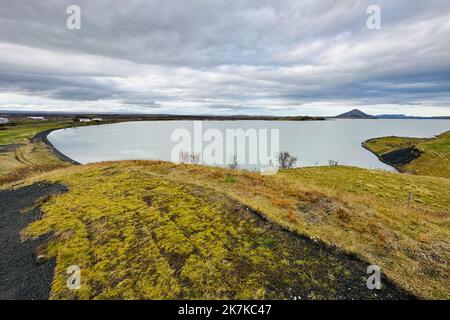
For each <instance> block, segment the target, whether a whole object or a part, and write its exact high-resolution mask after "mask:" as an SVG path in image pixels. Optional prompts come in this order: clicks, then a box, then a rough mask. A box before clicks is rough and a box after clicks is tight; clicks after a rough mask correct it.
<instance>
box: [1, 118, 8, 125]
mask: <svg viewBox="0 0 450 320" xmlns="http://www.w3.org/2000/svg"><path fill="white" fill-rule="evenodd" d="M8 122H9V119H8V118H4V117H0V124H5V123H8Z"/></svg>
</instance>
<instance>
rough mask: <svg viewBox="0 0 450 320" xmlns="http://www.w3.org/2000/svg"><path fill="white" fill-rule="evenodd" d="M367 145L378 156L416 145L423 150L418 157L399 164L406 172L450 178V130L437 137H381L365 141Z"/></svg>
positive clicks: (415, 146)
mask: <svg viewBox="0 0 450 320" xmlns="http://www.w3.org/2000/svg"><path fill="white" fill-rule="evenodd" d="M365 147H366V148H367V149H369V150H370V151H372V152H373V153H375V154H376V155H377V156H379V157H380V156H383V154H386V153H388V152H391V151H394V150H398V149H403V148H408V147H414V148H415V149H417V150H419V151H420V152H421V154H420V156H419V157H418V158H417V159H414V160H412V161H411V162H410V163H408V164H405V165H401V166H399V169H400V170H401V171H404V172H409V173H414V174H418V175H427V176H434V177H443V178H450V131H447V132H444V133H442V134H440V135H438V136H436V137H435V138H430V139H425V138H407V137H381V138H375V139H370V140H368V141H366V142H365Z"/></svg>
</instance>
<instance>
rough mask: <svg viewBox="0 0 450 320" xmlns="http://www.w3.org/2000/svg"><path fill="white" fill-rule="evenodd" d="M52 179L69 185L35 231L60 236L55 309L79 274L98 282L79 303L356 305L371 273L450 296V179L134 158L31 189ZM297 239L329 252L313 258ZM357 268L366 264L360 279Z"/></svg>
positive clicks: (31, 230) (52, 249)
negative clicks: (254, 169)
mask: <svg viewBox="0 0 450 320" xmlns="http://www.w3.org/2000/svg"><path fill="white" fill-rule="evenodd" d="M42 180H46V181H52V182H58V183H63V184H65V185H67V186H68V187H69V192H68V193H66V194H64V195H59V196H55V197H51V198H50V199H46V200H45V201H43V202H42V203H41V204H42V210H43V213H44V214H43V219H42V220H40V221H37V222H35V223H33V224H31V225H30V226H29V227H28V228H27V230H25V232H24V236H26V237H38V236H41V235H44V234H47V233H51V234H54V237H53V239H52V241H51V242H50V245H49V246H48V247H47V248H46V249H43V251H44V252H46V253H45V254H46V255H48V256H56V257H57V273H56V276H55V280H54V283H53V291H52V297H53V298H74V296H73V294H74V293H73V292H69V291H68V290H67V289H65V280H66V277H67V275H66V273H65V270H66V268H67V267H68V266H70V265H72V264H76V265H80V266H81V267H82V270H83V278H84V279H85V281H86V282H87V286H85V287H84V289H83V290H80V291H77V292H76V293H75V294H76V297H78V298H119V297H120V298H124V297H127V298H143V297H146V298H176V297H184V298H219V297H222V298H223V297H232V298H250V297H251V293H253V294H255V295H254V296H253V297H254V298H255V297H258V298H287V297H288V296H287V294H286V291H285V290H287V288H292V290H293V291H292V294H293V295H299V296H302V297H303V298H306V297H309V298H325V297H327V298H333V297H334V298H338V297H344V296H346V295H345V290H344V291H342V290H343V288H342V287H340V286H341V285H342V284H343V283H347V284H348V283H351V285H350V287H351V288H352V289H349V290H351V292H352V293H353V294H354V296H353V297H359V298H361V297H370V295H367V294H368V293H367V291H364V290H363V289H361V288H364V286H365V282H364V281H363V280H362V279H363V275H364V272H365V268H366V267H367V266H368V265H369V264H376V265H379V266H380V267H381V268H382V272H383V275H385V276H387V277H388V278H389V279H391V280H393V281H394V282H395V283H396V284H398V285H400V286H401V287H403V288H405V289H407V290H408V291H409V292H411V293H413V294H414V295H417V296H420V297H424V298H449V291H448V288H449V280H448V273H449V271H450V269H449V264H448V261H449V259H450V257H449V252H450V251H449V250H448V249H449V245H448V239H449V238H450V232H449V228H448V226H449V212H448V208H449V207H450V199H449V197H448V194H447V191H448V190H449V188H450V181H449V180H447V179H439V178H431V177H419V176H411V175H399V174H392V173H386V172H381V171H370V170H364V169H358V168H349V167H324V168H304V169H295V170H287V171H282V172H280V173H279V174H277V175H275V176H261V175H259V174H257V173H251V172H247V171H239V170H228V169H221V168H209V167H202V166H193V165H174V164H170V163H164V162H147V161H131V162H129V161H128V162H110V163H101V164H93V165H87V166H77V167H71V168H68V169H62V170H56V171H53V172H50V173H45V174H42V175H39V176H36V177H34V178H32V179H30V180H27V181H26V183H33V182H36V181H42ZM408 191H412V192H414V194H415V203H414V205H413V206H412V207H411V208H409V207H407V206H406V195H407V192H408ZM259 216H261V217H263V219H262V220H261V219H260V218H259ZM264 220H268V221H269V222H270V223H266V222H264ZM277 226H279V227H281V228H282V229H284V230H288V231H289V232H288V233H282V232H281V231H280V230H279V229H278V227H277ZM289 234H291V235H295V234H297V235H300V236H302V237H306V238H305V239H312V240H313V241H318V243H320V244H323V245H326V247H322V246H319V247H320V248H321V249H320V250H318V251H317V250H313V249H311V248H312V247H311V242H309V241H308V242H307V243H308V244H306V245H305V244H303V243H301V242H298V241H299V239H295V238H292V237H291V236H289ZM300 248H301V249H300ZM333 248H337V249H338V251H337V252H342V253H347V254H345V255H343V256H340V255H339V254H338V253H337V252H335V251H333V250H334V249H333ZM327 257H328V258H327ZM338 257H340V258H338ZM352 257H354V258H356V259H357V260H356V261H358V260H359V261H360V263H359V264H358V263H356V262H355V263H356V265H357V266H358V267H356V268H353V269H352V268H351V267H349V264H350V261H353V258H352ZM350 265H351V264H350ZM242 275H245V276H243V277H242V278H241V276H242ZM270 279H276V280H274V281H275V283H273V282H271V280H270ZM345 279H351V280H347V281H345ZM223 281H226V283H227V284H226V285H225V286H224V285H218V283H222V284H223ZM295 284H297V285H298V286H297V287H295V286H294V285H295ZM358 286H359V288H360V289H361V290H360V291H358V290H357V288H358ZM169 288H172V289H171V290H169ZM302 288H303V291H302ZM227 290H231V291H227ZM294 293H295V294H294ZM347 297H348V295H347Z"/></svg>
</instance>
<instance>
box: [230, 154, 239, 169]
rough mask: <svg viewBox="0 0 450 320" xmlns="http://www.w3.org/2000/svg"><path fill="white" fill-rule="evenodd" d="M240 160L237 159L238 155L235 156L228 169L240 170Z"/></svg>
mask: <svg viewBox="0 0 450 320" xmlns="http://www.w3.org/2000/svg"><path fill="white" fill-rule="evenodd" d="M237 160H238V158H237V155H236V154H235V155H234V156H233V158H232V159H231V163H230V164H228V167H229V168H230V169H233V170H234V169H237V168H238V161H237Z"/></svg>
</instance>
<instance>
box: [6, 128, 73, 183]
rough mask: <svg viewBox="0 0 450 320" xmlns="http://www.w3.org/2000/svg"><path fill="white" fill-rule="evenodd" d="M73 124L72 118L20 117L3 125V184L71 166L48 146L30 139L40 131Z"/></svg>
mask: <svg viewBox="0 0 450 320" xmlns="http://www.w3.org/2000/svg"><path fill="white" fill-rule="evenodd" d="M72 125H73V121H72V120H56V121H43V122H35V121H26V120H19V121H14V122H11V123H8V124H6V125H0V185H1V184H4V183H7V182H11V181H15V180H18V179H23V178H25V177H28V176H30V175H32V174H35V173H39V172H45V171H50V170H53V169H56V168H63V167H66V166H68V165H69V164H68V163H66V162H64V161H61V160H60V159H58V157H56V156H55V154H54V153H53V152H52V151H51V149H50V147H49V146H48V145H46V144H45V143H43V142H41V141H35V142H33V141H31V139H32V138H33V137H34V136H35V135H36V134H38V133H40V132H43V131H46V130H51V129H59V128H65V127H69V126H72Z"/></svg>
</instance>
